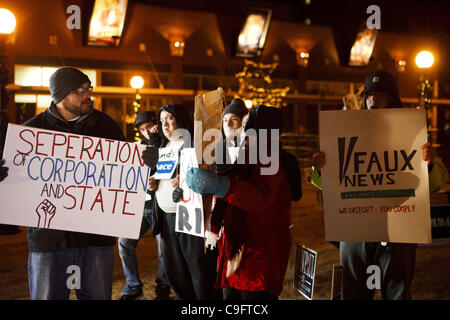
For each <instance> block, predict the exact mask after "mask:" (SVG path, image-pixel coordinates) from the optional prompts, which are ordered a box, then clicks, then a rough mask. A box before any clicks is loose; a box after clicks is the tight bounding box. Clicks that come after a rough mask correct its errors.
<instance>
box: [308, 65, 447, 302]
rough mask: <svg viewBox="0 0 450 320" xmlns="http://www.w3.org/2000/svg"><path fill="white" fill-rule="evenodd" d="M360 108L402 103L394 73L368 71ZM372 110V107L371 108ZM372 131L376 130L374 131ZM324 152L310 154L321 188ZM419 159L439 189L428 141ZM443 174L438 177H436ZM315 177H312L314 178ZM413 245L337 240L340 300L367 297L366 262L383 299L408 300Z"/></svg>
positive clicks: (437, 163) (436, 161) (439, 171)
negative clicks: (375, 272) (377, 276)
mask: <svg viewBox="0 0 450 320" xmlns="http://www.w3.org/2000/svg"><path fill="white" fill-rule="evenodd" d="M362 96H363V97H364V103H363V107H362V109H366V110H367V109H368V110H372V109H385V108H401V107H402V103H401V100H400V96H399V93H398V88H397V84H396V81H395V79H394V77H393V76H392V75H391V74H390V73H389V72H387V71H382V70H380V71H375V72H372V73H370V74H369V75H368V76H367V78H366V82H365V85H364V91H363V92H362ZM371 112H372V111H371ZM374 134H376V133H375V132H374ZM325 159H326V158H325V153H323V152H319V153H316V154H314V155H313V170H315V172H316V173H313V177H312V180H313V181H312V182H313V184H314V185H315V186H317V187H319V188H320V189H322V181H321V177H320V171H319V170H320V169H321V168H322V167H323V166H324V165H325ZM422 160H423V161H425V162H426V163H427V164H428V173H429V180H428V181H429V184H430V191H433V190H436V188H437V189H439V187H440V185H442V184H445V181H447V178H446V177H447V174H448V173H447V170H446V168H445V166H443V164H442V161H441V160H440V158H439V157H437V156H434V152H433V150H432V148H431V144H430V143H428V142H427V143H425V144H424V145H423V146H422ZM442 176H444V177H445V178H444V179H442V180H440V179H439V178H438V177H442ZM314 180H315V181H314ZM416 247H417V244H414V243H398V242H395V243H391V242H389V243H388V242H368V241H364V242H350V241H341V242H340V243H339V255H340V262H341V265H342V286H341V299H342V300H359V299H361V300H371V299H372V298H373V296H374V290H373V288H369V286H368V283H369V280H368V279H369V276H370V275H371V274H372V273H371V272H368V271H367V270H368V268H369V267H370V266H376V267H378V268H379V270H380V283H379V284H380V289H381V295H382V298H383V299H385V300H410V299H411V298H412V295H411V284H412V280H413V276H414V269H415V261H416Z"/></svg>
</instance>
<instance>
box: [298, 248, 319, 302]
mask: <svg viewBox="0 0 450 320" xmlns="http://www.w3.org/2000/svg"><path fill="white" fill-rule="evenodd" d="M316 262H317V252H315V251H314V250H311V249H308V248H306V247H304V246H301V245H297V253H296V256H295V274H294V287H295V288H297V290H298V291H299V292H300V293H301V294H302V295H303V296H304V297H305V298H306V299H308V300H312V298H313V294H314V278H315V275H316Z"/></svg>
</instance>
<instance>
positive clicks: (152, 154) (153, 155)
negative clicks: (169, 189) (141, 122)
mask: <svg viewBox="0 0 450 320" xmlns="http://www.w3.org/2000/svg"><path fill="white" fill-rule="evenodd" d="M158 158H159V149H158V148H156V147H152V146H147V148H145V150H144V151H142V159H143V160H144V163H145V164H146V165H147V166H149V167H150V169H152V170H153V169H154V168H155V167H156V164H157V163H158Z"/></svg>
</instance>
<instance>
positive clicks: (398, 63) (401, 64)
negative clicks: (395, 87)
mask: <svg viewBox="0 0 450 320" xmlns="http://www.w3.org/2000/svg"><path fill="white" fill-rule="evenodd" d="M395 70H397V72H398V73H403V72H405V70H406V60H405V59H398V60H395Z"/></svg>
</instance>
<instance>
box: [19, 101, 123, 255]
mask: <svg viewBox="0 0 450 320" xmlns="http://www.w3.org/2000/svg"><path fill="white" fill-rule="evenodd" d="M24 125H26V126H29V127H34V128H40V129H48V130H54V131H60V132H67V133H75V134H80V135H87V136H92V137H99V138H105V139H113V140H120V141H125V137H124V136H123V133H122V131H121V130H120V127H119V125H118V124H117V123H116V122H115V121H114V120H113V119H112V118H111V117H109V116H108V115H107V114H105V113H103V112H100V111H98V110H95V109H94V108H92V110H91V112H90V113H88V114H87V115H84V116H82V117H80V118H79V119H78V120H77V121H76V122H75V124H74V125H73V126H72V125H71V124H70V123H69V122H67V121H66V120H64V119H62V118H61V116H59V114H58V111H57V110H56V106H55V104H54V103H53V102H52V103H51V105H50V107H49V108H48V109H47V110H45V111H44V112H42V113H40V114H38V115H37V116H35V117H33V118H32V119H30V120H28V121H26V122H25V123H24ZM27 233H28V244H29V250H30V251H31V252H50V251H58V250H65V249H71V248H80V247H87V246H114V245H115V242H116V239H115V238H114V237H109V236H102V235H96V234H90V233H80V232H71V231H61V230H51V229H43V228H31V227H30V228H27Z"/></svg>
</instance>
